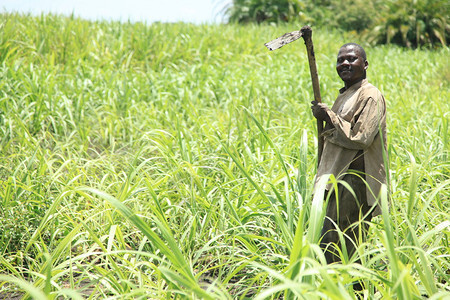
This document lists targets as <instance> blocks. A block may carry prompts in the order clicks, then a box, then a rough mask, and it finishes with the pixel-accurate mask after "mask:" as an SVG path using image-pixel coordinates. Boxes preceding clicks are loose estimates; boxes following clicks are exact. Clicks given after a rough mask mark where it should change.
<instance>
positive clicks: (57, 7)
mask: <svg viewBox="0 0 450 300" xmlns="http://www.w3.org/2000/svg"><path fill="white" fill-rule="evenodd" d="M231 1H232V0H160V1H158V0H0V11H1V12H5V11H6V12H22V13H31V14H33V15H39V14H41V13H42V12H53V13H59V14H65V15H70V14H71V13H72V12H73V13H74V14H75V16H78V17H81V18H84V19H89V20H119V21H128V20H130V21H146V22H147V23H151V22H155V21H161V22H178V21H183V22H191V23H197V24H201V23H219V22H221V21H222V20H223V18H222V15H221V14H220V12H221V10H222V8H223V7H224V6H225V5H227V4H228V3H231Z"/></svg>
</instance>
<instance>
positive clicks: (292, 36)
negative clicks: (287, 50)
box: [264, 30, 302, 51]
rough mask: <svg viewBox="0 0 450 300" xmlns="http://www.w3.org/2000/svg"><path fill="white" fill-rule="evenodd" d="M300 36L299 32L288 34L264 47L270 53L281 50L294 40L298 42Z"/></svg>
mask: <svg viewBox="0 0 450 300" xmlns="http://www.w3.org/2000/svg"><path fill="white" fill-rule="evenodd" d="M301 36H302V32H301V31H300V30H297V31H292V32H288V33H285V34H283V35H282V36H280V37H279V38H277V39H275V40H273V41H270V42H267V43H265V44H264V46H266V47H267V49H269V50H270V51H273V50H277V49H278V48H281V47H283V46H284V45H287V44H289V43H292V42H293V41H295V40H298V39H299V38H300V37H301Z"/></svg>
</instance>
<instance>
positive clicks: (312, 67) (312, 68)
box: [300, 26, 324, 165]
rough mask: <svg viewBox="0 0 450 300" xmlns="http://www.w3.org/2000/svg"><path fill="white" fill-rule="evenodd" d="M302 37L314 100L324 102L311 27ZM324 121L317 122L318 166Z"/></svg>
mask: <svg viewBox="0 0 450 300" xmlns="http://www.w3.org/2000/svg"><path fill="white" fill-rule="evenodd" d="M300 32H301V33H302V37H303V39H304V40H305V45H306V52H307V53H308V62H309V72H310V73H311V80H312V86H313V91H314V100H316V101H317V102H319V103H320V102H322V98H321V97H320V87H319V76H318V75H317V67H316V57H315V56H314V46H313V42H312V39H311V36H312V29H311V27H309V26H304V27H302V29H300ZM322 132H323V121H320V120H317V141H318V144H317V165H319V163H320V158H321V157H322V151H323V144H324V140H323V137H322Z"/></svg>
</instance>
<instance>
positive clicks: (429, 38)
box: [225, 0, 450, 48]
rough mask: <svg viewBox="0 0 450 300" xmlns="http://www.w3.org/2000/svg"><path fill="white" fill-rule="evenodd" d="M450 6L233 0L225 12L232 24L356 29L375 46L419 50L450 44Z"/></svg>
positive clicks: (421, 0)
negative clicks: (294, 23)
mask: <svg viewBox="0 0 450 300" xmlns="http://www.w3.org/2000/svg"><path fill="white" fill-rule="evenodd" d="M448 3H449V2H448V1H442V0H386V1H384V0H383V1H382V0H370V1H364V0H319V1H313V0H307V1H304V2H300V1H289V0H282V1H275V0H272V1H261V0H234V1H233V3H232V4H231V5H230V6H229V7H227V8H226V10H225V13H226V15H227V16H228V17H229V21H231V22H238V23H248V22H256V23H262V22H283V21H289V22H292V21H294V20H295V21H300V22H303V23H309V24H312V25H315V26H321V27H326V28H329V29H331V28H337V29H340V30H344V31H355V32H357V33H359V34H361V35H362V37H363V38H365V39H366V40H367V41H368V42H369V43H372V44H390V43H395V44H398V45H402V46H406V47H409V48H415V47H420V46H430V47H431V46H435V45H438V44H441V45H443V46H446V45H447V35H448V33H449V31H450V26H449V25H448V19H449V15H450V12H449V4H448ZM300 16H301V17H302V18H300Z"/></svg>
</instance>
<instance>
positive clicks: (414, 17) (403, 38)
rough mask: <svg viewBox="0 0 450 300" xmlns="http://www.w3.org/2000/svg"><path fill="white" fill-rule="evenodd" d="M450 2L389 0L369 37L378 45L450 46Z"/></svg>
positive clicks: (369, 31) (368, 31)
mask: <svg viewBox="0 0 450 300" xmlns="http://www.w3.org/2000/svg"><path fill="white" fill-rule="evenodd" d="M448 6H449V5H448V2H447V1H440V0H402V1H397V0H387V1H384V2H383V4H382V6H381V7H380V8H381V9H380V10H379V11H378V12H377V16H376V19H375V22H374V26H372V27H371V28H370V29H369V30H366V32H365V34H364V35H365V36H366V37H367V38H368V40H369V41H371V42H373V43H375V44H389V43H395V44H399V45H403V46H406V47H409V48H411V47H419V46H424V45H426V46H433V45H436V44H441V45H443V46H446V45H447V35H448V33H449V31H450V27H449V25H448V18H449V15H450V12H449V9H448Z"/></svg>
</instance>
